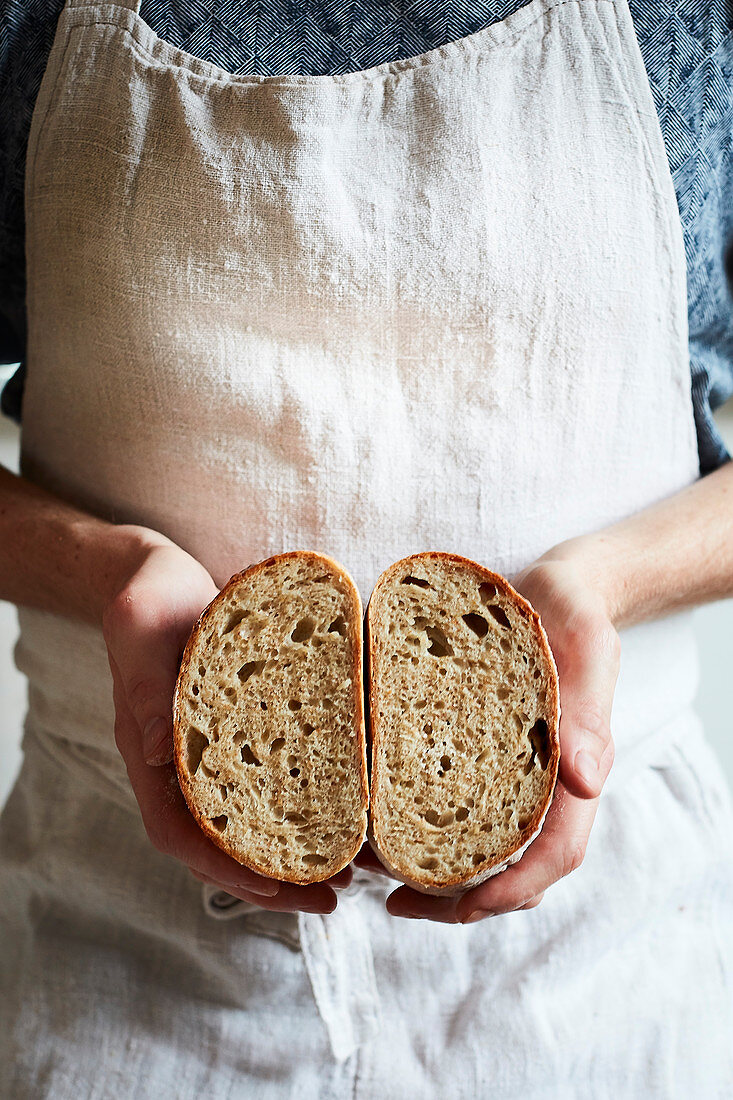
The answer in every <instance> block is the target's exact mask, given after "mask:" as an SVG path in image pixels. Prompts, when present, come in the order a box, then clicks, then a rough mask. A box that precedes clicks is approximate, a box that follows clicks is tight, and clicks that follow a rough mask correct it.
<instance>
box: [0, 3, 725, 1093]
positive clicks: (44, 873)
mask: <svg viewBox="0 0 733 1100" xmlns="http://www.w3.org/2000/svg"><path fill="white" fill-rule="evenodd" d="M129 3H130V4H131V5H132V6H128V5H127V4H124V3H121V4H103V5H100V4H97V3H96V2H91V0H69V2H68V3H67V6H66V8H65V9H64V12H63V13H62V16H61V18H60V20H59V25H58V30H57V36H56V39H55V42H54V46H53V49H52V51H51V57H50V60H49V65H48V68H47V70H46V73H45V74H44V80H43V84H42V86H41V89H40V92H39V96H38V100H37V104H36V109H35V111H34V117H33V120H32V125H31V135H30V143H29V158H28V173H27V177H26V211H27V260H28V276H29V281H28V308H29V340H28V379H27V388H26V395H25V399H24V401H25V403H24V418H23V433H22V452H21V470H22V472H23V473H24V474H25V475H26V476H28V477H29V478H31V479H32V480H33V481H36V482H37V483H39V484H42V485H44V486H46V487H47V488H49V489H50V490H51V491H53V492H56V493H59V494H60V495H62V496H63V497H65V498H66V499H69V500H71V501H73V502H74V503H76V504H78V505H80V506H81V507H83V508H86V509H89V510H91V511H93V512H95V513H96V514H98V515H100V516H103V517H106V518H108V519H111V520H113V521H115V522H122V523H140V524H145V525H148V526H150V527H154V528H156V529H158V530H160V531H162V532H163V533H165V534H166V535H168V536H169V537H170V538H172V539H173V540H174V541H175V542H177V543H178V544H180V545H181V546H182V547H184V549H186V550H188V551H189V552H190V553H191V554H193V555H194V556H195V557H196V558H198V559H199V560H200V561H201V562H202V563H203V564H204V565H205V566H206V567H207V568H208V569H209V570H210V572H211V574H212V576H213V577H214V580H215V581H216V582H217V583H218V584H220V585H221V584H223V583H224V582H225V581H226V580H227V579H228V577H229V576H230V575H231V574H232V573H234V572H235V571H238V570H240V569H242V568H243V567H244V566H246V565H247V564H249V563H250V562H253V561H257V560H260V559H262V558H264V557H266V556H268V555H270V554H273V553H276V552H279V551H284V550H289V549H297V548H308V549H313V550H319V551H322V552H325V553H327V554H330V555H332V556H333V557H335V558H337V559H338V560H340V561H341V562H342V563H343V564H344V565H345V566H346V567H347V569H349V571H350V572H351V573H352V575H353V576H354V578H355V580H356V582H357V584H358V587H359V589H360V591H361V594H362V598H363V600H364V602H366V598H367V597H368V595H369V593H370V591H371V588H372V586H373V584H374V582H375V580H376V578H377V576H378V574H379V573H380V572H381V570H382V569H383V568H384V567H386V566H387V565H388V564H390V563H391V562H392V561H394V560H396V559H397V558H398V557H401V556H403V555H405V554H408V553H411V552H414V551H416V550H424V549H437V550H450V551H453V552H457V553H461V554H465V555H467V556H468V557H471V558H475V559H478V560H480V561H483V562H485V563H486V564H487V565H489V566H490V567H491V568H494V569H497V570H498V571H499V572H502V573H504V574H505V575H508V576H509V577H511V576H512V575H513V574H514V573H516V572H517V571H518V570H520V569H521V568H523V567H524V566H525V565H527V564H528V563H529V562H531V561H532V560H533V559H534V558H535V557H537V556H538V555H539V554H540V553H542V552H543V551H544V550H546V549H547V548H548V547H549V546H551V545H552V544H554V543H556V542H558V541H560V540H562V539H564V538H567V537H570V536H573V535H579V534H582V533H584V532H588V531H593V530H596V529H598V528H601V527H604V526H606V525H608V524H609V523H612V522H614V521H615V520H617V519H620V518H621V517H623V516H625V515H628V514H630V513H631V512H634V511H636V510H638V509H641V508H644V507H646V506H648V505H649V504H651V503H653V502H654V501H657V500H659V499H662V498H663V497H665V496H667V495H669V494H670V493H673V492H675V491H677V490H679V489H681V488H683V487H684V486H686V485H688V484H690V483H691V482H692V481H694V480H695V478H696V477H697V474H698V458H697V446H696V433H695V423H694V416H693V409H692V403H691V397H690V386H689V363H688V354H687V350H688V349H687V341H688V330H687V314H686V285H685V258H684V247H683V238H682V231H681V226H680V221H679V215H678V212H677V207H676V200H675V193H674V187H673V183H672V179H671V176H670V171H669V165H668V162H667V159H666V154H665V150H664V144H663V141H662V135H661V132H660V128H659V122H658V119H657V116H656V113H655V109H654V103H653V100H652V96H651V93H650V90H649V84H648V81H647V78H646V74H645V72H644V65H643V61H642V58H641V55H640V53H639V48H638V44H637V41H636V38H635V36H634V30H633V26H632V23H631V19H630V15H629V10H628V7H627V5H626V0H532V2H531V3H530V4H528V5H527V6H526V7H524V8H522V9H521V10H520V11H518V12H516V13H514V14H513V15H511V16H509V17H508V18H507V19H506V20H504V21H503V22H501V23H499V24H496V25H495V26H492V27H490V28H488V29H486V30H484V31H482V32H480V33H478V34H475V35H472V36H469V37H467V38H465V39H462V40H459V41H457V42H453V43H450V44H448V45H446V46H443V47H441V48H440V49H437V50H434V51H430V52H429V53H428V54H425V55H422V56H420V57H417V58H413V59H410V60H404V61H398V62H393V63H389V64H385V65H380V66H377V67H375V68H372V69H370V70H366V71H363V72H355V73H347V74H343V75H334V76H327V77H317V76H306V75H300V76H298V75H292V74H291V75H287V76H282V77H270V78H266V77H259V76H256V75H241V76H239V77H233V76H232V75H231V74H229V73H227V72H225V71H224V70H222V69H220V68H218V67H217V66H216V65H213V64H211V63H207V62H205V61H203V60H201V59H197V58H195V57H193V56H191V55H187V54H185V53H182V52H181V51H179V50H177V49H176V48H175V47H172V46H171V45H170V44H169V43H167V42H165V41H163V40H162V39H160V38H158V37H157V36H156V35H155V34H154V32H152V30H151V29H150V28H149V27H148V26H147V25H146V24H145V23H144V22H143V21H142V20H141V18H140V16H139V13H138V11H137V10H136V9H135V6H134V0H129ZM52 389H53V392H54V402H53V403H50V402H49V400H48V394H49V393H50V392H52ZM20 622H21V635H20V641H19V643H18V648H17V663H18V665H19V667H20V668H21V669H22V670H23V671H24V672H26V674H27V675H28V678H29V710H28V715H27V719H26V734H25V750H26V756H25V763H24V767H23V770H22V772H21V775H20V778H19V780H18V783H17V785H16V788H15V789H14V792H13V794H12V796H11V800H10V802H9V804H8V807H7V810H6V812H5V814H4V816H3V818H2V825H1V826H0V844H1V845H2V858H1V859H0V899H2V900H0V906H2V908H3V909H4V913H3V917H4V919H5V920H6V926H7V927H8V929H9V939H8V941H7V942H8V945H9V949H8V950H6V951H5V952H4V953H3V957H2V959H0V967H2V968H3V969H4V971H5V972H4V973H2V974H1V975H0V977H1V978H2V984H3V988H4V990H5V991H6V993H5V998H4V1004H3V1006H2V1012H3V1013H4V1014H5V1015H6V1020H5V1023H6V1025H7V1026H5V1027H4V1028H3V1029H2V1032H3V1036H4V1038H3V1040H0V1041H3V1042H4V1043H5V1045H6V1052H7V1053H6V1055H5V1057H4V1059H3V1060H2V1065H3V1066H4V1067H10V1070H9V1071H10V1072H11V1073H12V1078H11V1086H12V1089H13V1090H14V1091H13V1093H12V1094H13V1095H17V1096H20V1097H22V1096H25V1095H27V1096H35V1095H37V1094H38V1092H39V1090H40V1091H41V1092H43V1093H44V1094H46V1095H50V1096H53V1097H60V1098H64V1097H66V1096H69V1097H71V1096H74V1097H76V1096H78V1095H79V1082H80V1081H81V1082H82V1083H83V1084H84V1085H86V1086H88V1087H89V1089H90V1091H92V1093H93V1091H94V1090H99V1094H100V1095H103V1094H104V1093H105V1090H108V1091H112V1092H114V1095H115V1096H118V1097H127V1096H130V1097H132V1096H140V1095H151V1096H153V1095H158V1094H160V1093H161V1092H168V1093H170V1092H174V1093H175V1095H177V1096H184V1097H185V1096H188V1095H190V1096H193V1095H201V1093H205V1094H206V1095H210V1096H214V1097H219V1096H221V1097H230V1096H232V1097H236V1096H243V1097H244V1096H246V1097H250V1096H255V1097H270V1096H273V1097H283V1096H293V1097H294V1096H296V1095H297V1096H298V1097H303V1096H306V1097H308V1096H313V1097H316V1096H318V1097H323V1096H344V1095H353V1096H360V1095H361V1096H364V1097H370V1096H375V1095H379V1096H385V1097H392V1096H394V1097H398V1096H402V1095H404V1094H405V1093H406V1092H407V1093H409V1094H411V1095H421V1096H436V1097H442V1096H446V1095H451V1096H457V1097H464V1096H465V1097H474V1096H476V1095H482V1093H483V1092H486V1091H487V1089H488V1088H489V1087H490V1088H491V1090H492V1093H493V1094H496V1095H498V1096H506V1097H514V1096H517V1095H522V1096H568V1095H569V1096H572V1095H578V1096H581V1095H582V1096H587V1095H588V1094H589V1093H588V1087H589V1086H588V1082H590V1087H591V1089H592V1090H594V1091H593V1092H592V1093H591V1094H592V1095H597V1096H605V1095H607V1094H611V1093H612V1092H614V1093H617V1092H618V1089H619V1088H623V1093H624V1095H627V1096H639V1097H642V1096H648V1095H649V1093H650V1091H654V1090H658V1091H661V1093H662V1094H664V1095H670V1096H672V1095H679V1096H685V1095H687V1094H688V1093H689V1091H690V1090H691V1089H692V1088H693V1086H694V1087H695V1088H697V1089H702V1090H703V1091H704V1092H705V1094H706V1095H708V1096H721V1097H722V1096H723V1095H726V1092H729V1091H730V1086H731V1084H732V1083H733V1065H732V1064H731V1050H732V1049H733V1044H732V1043H731V1038H732V1037H733V1027H732V1023H733V1009H732V1006H731V974H732V973H733V967H732V961H731V958H730V953H729V946H727V945H729V944H730V943H731V942H732V940H733V937H731V936H730V929H731V926H733V889H731V875H732V874H733V869H732V866H733V861H731V858H730V857H731V848H730V836H731V829H730V825H731V807H730V802H729V800H728V799H727V796H726V793H725V783H724V780H723V777H722V775H721V773H720V768H719V766H718V765H717V763H716V761H715V759H714V757H713V756H712V754H711V753H710V751H709V749H708V748H707V746H706V743H705V741H704V738H703V737H702V735H701V733H700V729H699V723H698V720H697V718H696V717H695V715H694V712H693V711H692V709H691V703H692V700H693V698H694V695H695V690H696V684H697V666H696V660H697V657H696V651H695V644H694V638H693V634H692V630H691V624H690V615H689V614H679V615H674V616H669V617H667V618H666V619H665V620H663V621H661V622H656V623H646V624H642V625H640V626H637V627H634V628H632V629H629V630H626V631H624V632H623V634H622V666H621V671H620V675H619V680H618V685H617V691H616V697H615V701H614V709H613V715H612V732H613V734H614V738H615V741H616V745H617V762H616V764H615V765H614V769H613V771H612V774H611V777H610V779H609V782H608V784H607V789H606V792H605V793H604V796H603V798H602V799H601V803H600V807H599V810H598V815H597V819H596V825H595V827H594V830H593V833H592V835H591V840H590V845H589V848H588V854H587V856H586V860H585V862H584V863H583V865H582V867H581V868H580V869H579V870H578V871H577V872H575V873H574V874H572V875H570V876H569V877H568V878H566V879H563V880H562V881H561V882H559V883H557V884H556V885H554V886H553V887H552V888H551V889H550V890H548V892H547V895H546V898H545V900H544V901H543V903H542V905H541V906H540V907H539V908H538V909H537V910H531V911H526V912H523V913H514V914H508V915H506V916H504V917H499V918H495V919H493V920H490V921H486V922H483V923H481V924H478V925H472V926H466V927H462V928H456V927H451V926H440V925H428V924H425V923H421V924H419V925H418V924H413V923H411V922H408V921H400V920H396V919H395V918H391V917H389V916H388V915H387V913H386V912H385V910H384V904H383V903H384V897H385V896H386V893H387V892H388V890H389V889H390V888H391V886H390V885H389V884H387V883H386V882H385V881H384V880H382V879H381V878H377V877H373V876H370V875H368V874H366V873H365V872H359V873H358V874H357V876H356V881H355V884H354V886H353V887H352V888H351V889H350V891H347V893H346V895H345V896H342V898H341V900H340V903H339V908H338V909H337V911H336V913H335V914H332V915H331V916H329V917H327V918H321V917H317V916H313V915H307V914H301V915H297V916H296V915H272V914H267V913H264V912H261V911H259V910H254V909H253V908H252V907H247V906H240V905H232V906H228V905H227V902H226V898H225V897H224V898H222V897H221V896H220V895H218V894H217V893H216V892H214V891H210V890H204V891H201V890H200V888H199V887H198V886H197V885H194V884H192V883H191V881H190V878H189V876H188V873H187V871H186V870H185V868H183V867H182V866H181V865H179V864H176V863H175V862H173V861H171V860H168V859H166V858H165V857H163V856H160V855H159V854H158V853H156V852H155V851H153V850H152V849H151V848H150V846H149V844H148V843H147V841H146V839H145V837H144V834H143V832H142V826H141V825H140V823H139V819H138V816H137V810H136V806H135V803H134V800H133V798H132V794H131V792H130V790H129V786H128V784H127V780H126V776H125V772H124V767H123V764H122V762H121V760H120V759H119V757H118V755H117V753H116V750H115V748H114V745H113V738H112V729H113V712H112V700H111V683H110V675H109V670H108V665H107V659H106V653H105V649H104V644H103V640H102V637H101V634H100V632H99V631H97V630H94V629H92V628H91V627H87V626H82V625H79V624H75V623H72V622H70V621H67V620H65V619H62V618H60V617H57V616H52V615H48V614H46V613H43V612H39V611H32V610H27V609H21V611H20ZM70 655H73V659H71V658H70ZM59 777H63V779H62V781H60V779H59ZM221 918H227V919H221ZM726 936H727V939H726ZM662 1006H664V1007H662Z"/></svg>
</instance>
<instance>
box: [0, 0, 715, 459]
mask: <svg viewBox="0 0 733 1100" xmlns="http://www.w3.org/2000/svg"><path fill="white" fill-rule="evenodd" d="M527 2H528V0H472V2H468V0H258V3H256V4H253V3H247V2H246V0H245V2H243V3H235V2H233V0H143V2H142V8H141V11H140V15H141V16H142V18H143V19H144V20H145V22H146V23H148V24H149V25H150V26H151V27H152V28H153V30H154V31H155V32H156V34H158V35H159V36H160V37H161V38H165V39H167V40H168V41H169V42H171V43H173V44H174V45H175V46H178V47H179V48H180V49H183V50H186V51H187V52H188V53H191V54H194V55H196V56H198V57H202V58H204V59H205V60H207V61H211V62H214V63H215V64H217V65H219V66H221V67H222V68H226V69H228V70H229V71H231V72H233V73H248V72H253V73H260V74H263V75H274V74H282V73H289V72H290V73H309V74H326V73H341V72H351V71H354V70H356V69H365V68H369V67H370V66H372V65H377V64H381V63H382V62H385V61H393V60H398V59H400V58H403V57H412V56H414V55H416V54H420V53H424V52H426V51H427V50H430V49H434V48H435V47H437V46H440V45H442V44H444V43H445V42H451V41H454V40H455V39H457V38H463V37H465V36H466V35H468V34H473V33H475V32H476V31H478V30H482V29H483V28H484V27H487V26H489V25H490V24H492V23H494V22H497V21H498V20H501V19H503V18H505V17H506V16H507V15H509V14H510V13H511V12H512V11H514V10H516V9H517V8H520V7H523V6H524V4H525V3H527ZM62 7H63V0H0V104H2V108H1V109H0V362H4V363H15V362H19V363H20V364H21V367H20V369H19V370H18V371H16V373H15V375H14V376H13V378H12V379H11V380H10V382H9V383H8V384H7V385H6V387H5V389H4V391H3V395H2V408H3V411H4V412H6V413H7V414H8V415H9V416H12V417H14V418H15V419H18V420H19V419H20V413H21V401H22V386H23V377H24V374H23V369H24V368H23V355H24V353H25V341H26V317H25V271H24V263H25V256H24V215H23V179H24V173H25V152H26V144H27V140H28V128H29V125H30V119H31V114H32V111H33V106H34V103H35V99H36V95H37V93H38V87H39V84H40V81H41V77H42V75H43V71H44V69H45V66H46V63H47V59H48V54H49V50H50V48H51V43H52V40H53V35H54V32H55V29H56V23H57V20H58V17H59V14H60V11H61V9H62ZM629 7H630V10H631V15H632V18H633V21H634V27H635V30H636V34H637V38H638V40H639V45H640V48H641V52H642V55H643V57H644V63H645V65H646V69H647V74H648V76H649V81H650V84H651V88H652V92H653V94H654V101H655V104H656V107H657V111H658V114H659V120H660V124H661V128H662V133H663V135H664V141H665V145H666V149H667V155H668V157H669V162H670V167H671V170H672V175H673V179H674V183H675V189H676V193H677V201H678V205H679V210H680V216H681V220H682V227H683V230H684V236H685V247H686V255H687V274H688V302H689V326H690V368H691V387H692V396H693V403H694V407H695V418H696V424H697V433H698V445H699V452H700V468H701V472H702V473H707V472H708V471H710V470H713V469H715V468H716V467H717V466H719V465H721V464H722V463H723V462H724V461H725V460H726V459H727V458H728V457H729V456H728V453H727V451H726V448H725V445H724V444H723V441H722V439H721V437H720V434H719V432H718V430H717V428H716V426H715V423H714V421H713V419H712V410H714V409H716V408H717V407H718V406H719V405H721V404H722V403H723V402H724V401H725V400H726V399H727V398H728V397H729V396H730V395H731V394H732V393H733V309H732V308H731V306H732V300H731V282H733V277H732V273H733V156H732V155H731V153H732V152H733V149H732V145H733V0H629Z"/></svg>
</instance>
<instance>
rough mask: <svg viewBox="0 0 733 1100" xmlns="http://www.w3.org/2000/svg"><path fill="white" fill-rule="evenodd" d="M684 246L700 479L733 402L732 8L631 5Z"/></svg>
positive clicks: (636, 1)
mask: <svg viewBox="0 0 733 1100" xmlns="http://www.w3.org/2000/svg"><path fill="white" fill-rule="evenodd" d="M629 7H630V9H631V14H632V18H633V20H634V27H635V29H636V33H637V38H638V40H639V45H640V48H641V52H642V55H643V57H644V63H645V65H646V69H647V75H648V77H649V82H650V84H651V88H652V92H653V95H654V102H655V105H656V108H657V113H658V115H659V121H660V124H661V128H662V134H663V136H664V141H665V145H666V148H667V155H668V157H669V163H670V168H671V171H672V178H673V179H674V184H675V191H676V193H677V202H678V206H679V211H680V218H681V221H682V228H683V231H684V237H685V251H686V257H687V302H688V320H689V331H690V367H691V373H692V399H693V405H694V409H695V422H696V427H697V439H698V450H699V453H700V472H701V473H703V474H705V473H709V472H710V471H711V470H714V469H715V468H716V467H718V466H720V465H721V464H722V463H723V462H725V461H726V460H727V459H728V458H729V457H730V456H729V454H728V452H727V450H726V447H725V444H724V443H723V439H722V437H721V435H720V432H719V430H718V428H717V426H716V424H715V421H714V420H713V415H712V414H713V412H714V411H715V409H717V408H719V406H720V405H722V404H723V403H724V402H725V401H726V400H727V399H728V398H729V397H730V396H731V395H732V394H733V298H732V297H731V286H732V285H733V278H732V275H733V0H705V2H704V3H701V2H698V0H693V2H690V0H661V2H657V3H651V2H650V0H630V3H629Z"/></svg>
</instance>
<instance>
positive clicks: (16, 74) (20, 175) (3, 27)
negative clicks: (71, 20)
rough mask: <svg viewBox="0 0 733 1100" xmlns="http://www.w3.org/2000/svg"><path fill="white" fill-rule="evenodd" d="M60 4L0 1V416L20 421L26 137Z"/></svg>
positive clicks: (54, 0)
mask: <svg viewBox="0 0 733 1100" xmlns="http://www.w3.org/2000/svg"><path fill="white" fill-rule="evenodd" d="M62 8H63V0H0V104H2V108H1V109H0V363H2V364H8V363H20V364H21V368H20V369H19V370H18V371H17V372H16V373H15V375H14V376H13V377H12V378H11V379H10V381H9V382H8V383H7V384H6V386H5V388H4V390H3V394H2V410H3V412H4V413H6V414H7V415H9V416H12V417H13V418H14V419H16V420H20V409H21V399H22V390H23V367H22V362H23V357H24V355H25V347H26V312H25V211H24V195H23V185H24V180H25V158H26V147H27V145H28V131H29V129H30V121H31V115H32V114H33V106H34V104H35V100H36V96H37V95H38V89H39V87H40V83H41V78H42V77H43V73H44V70H45V68H46V63H47V61H48V55H49V53H50V51H51V43H52V42H53V37H54V33H55V31H56V24H57V22H58V17H59V15H60V13H61V9H62Z"/></svg>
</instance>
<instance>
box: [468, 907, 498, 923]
mask: <svg viewBox="0 0 733 1100" xmlns="http://www.w3.org/2000/svg"><path fill="white" fill-rule="evenodd" d="M495 916H496V913H492V911H491V910H490V909H474V911H473V912H472V913H469V914H468V916H467V917H464V918H463V920H462V921H461V924H475V923H476V921H477V920H483V919H484V917H495Z"/></svg>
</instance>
